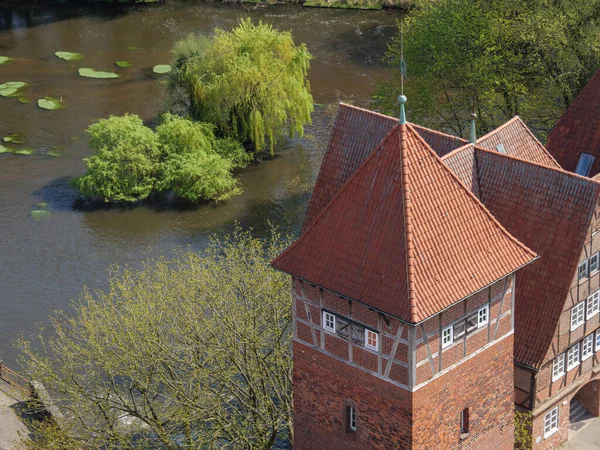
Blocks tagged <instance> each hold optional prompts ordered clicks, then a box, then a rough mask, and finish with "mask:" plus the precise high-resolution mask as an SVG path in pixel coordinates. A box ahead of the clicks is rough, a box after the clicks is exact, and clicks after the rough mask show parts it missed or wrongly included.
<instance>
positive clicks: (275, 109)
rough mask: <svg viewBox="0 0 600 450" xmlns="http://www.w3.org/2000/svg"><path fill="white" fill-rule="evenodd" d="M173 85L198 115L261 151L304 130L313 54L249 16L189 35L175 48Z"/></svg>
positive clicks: (309, 107) (310, 101) (309, 105)
mask: <svg viewBox="0 0 600 450" xmlns="http://www.w3.org/2000/svg"><path fill="white" fill-rule="evenodd" d="M173 59H174V63H173V65H174V71H173V72H172V74H171V88H172V90H173V92H175V93H176V95H177V96H178V97H179V98H180V99H181V100H182V102H183V103H184V104H185V105H186V107H187V108H188V110H189V113H190V114H191V115H192V117H193V118H195V119H196V120H200V121H202V122H208V123H212V124H214V125H215V126H216V127H217V132H218V133H219V134H221V135H223V136H224V137H229V138H233V139H236V140H238V141H240V142H244V143H250V144H252V145H253V146H254V148H255V150H256V152H261V151H263V150H264V149H265V148H267V147H268V148H269V150H270V153H271V155H273V152H274V147H275V145H276V144H277V143H279V142H281V141H282V140H283V138H284V137H285V135H286V134H287V135H290V136H292V135H293V134H294V133H298V134H300V135H302V134H303V131H304V128H303V127H304V125H305V124H307V123H310V114H311V112H312V111H313V99H312V96H311V94H310V85H309V82H308V80H307V78H306V75H307V72H308V69H309V67H310V59H311V55H310V53H309V52H308V50H307V49H306V46H305V45H304V44H301V45H295V44H294V40H293V39H292V35H291V33H290V32H287V31H285V32H284V31H279V30H277V29H275V28H273V27H272V26H271V25H268V24H264V23H262V22H261V23H259V24H258V25H255V24H253V23H252V21H251V20H250V19H246V20H243V21H241V22H240V24H239V25H238V26H237V27H236V28H234V29H233V30H231V31H224V30H222V29H219V28H217V29H216V30H215V32H214V33H213V34H212V35H211V36H210V37H205V36H195V35H190V36H188V37H187V38H185V39H183V40H181V41H179V42H177V43H176V44H175V46H174V48H173Z"/></svg>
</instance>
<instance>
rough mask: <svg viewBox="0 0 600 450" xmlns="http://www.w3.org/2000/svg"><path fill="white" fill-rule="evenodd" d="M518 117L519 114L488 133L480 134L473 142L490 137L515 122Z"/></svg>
mask: <svg viewBox="0 0 600 450" xmlns="http://www.w3.org/2000/svg"><path fill="white" fill-rule="evenodd" d="M518 119H520V117H519V116H515V117H513V118H512V119H510V120H509V121H508V122H504V123H503V124H502V125H500V126H499V127H498V128H495V129H493V130H492V131H490V132H489V133H487V134H484V135H483V136H481V137H480V138H479V139H477V141H476V142H475V143H476V144H477V142H481V141H485V140H486V139H488V138H490V137H492V136H493V135H494V134H496V133H497V132H498V131H500V130H503V129H504V128H506V127H507V126H509V125H510V124H512V123H513V122H515V121H516V120H518Z"/></svg>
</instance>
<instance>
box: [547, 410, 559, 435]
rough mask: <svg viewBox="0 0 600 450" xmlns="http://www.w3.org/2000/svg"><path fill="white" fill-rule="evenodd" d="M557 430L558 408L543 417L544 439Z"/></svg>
mask: <svg viewBox="0 0 600 450" xmlns="http://www.w3.org/2000/svg"><path fill="white" fill-rule="evenodd" d="M556 430H558V406H557V407H556V408H554V409H552V410H551V411H550V412H549V413H548V414H546V415H545V416H544V438H547V437H548V436H550V435H552V434H554V433H555V432H556Z"/></svg>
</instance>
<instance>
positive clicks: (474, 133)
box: [469, 113, 477, 144]
mask: <svg viewBox="0 0 600 450" xmlns="http://www.w3.org/2000/svg"><path fill="white" fill-rule="evenodd" d="M476 120H477V114H475V113H473V114H471V134H470V136H469V142H470V143H471V144H475V143H476V142H477V130H476V129H475V121H476Z"/></svg>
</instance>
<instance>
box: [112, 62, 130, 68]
mask: <svg viewBox="0 0 600 450" xmlns="http://www.w3.org/2000/svg"><path fill="white" fill-rule="evenodd" d="M115 64H116V65H117V66H118V67H121V68H122V69H126V68H128V67H131V66H133V64H131V63H130V62H128V61H115Z"/></svg>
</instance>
